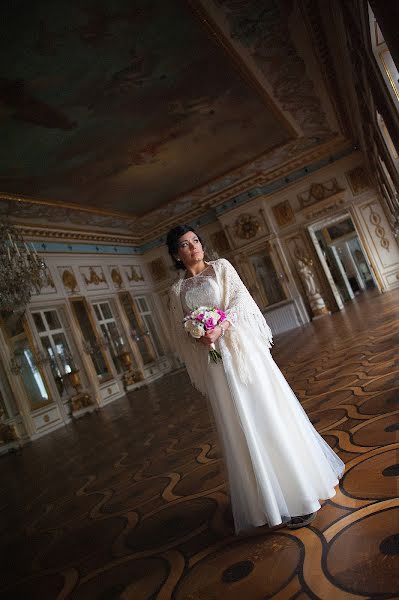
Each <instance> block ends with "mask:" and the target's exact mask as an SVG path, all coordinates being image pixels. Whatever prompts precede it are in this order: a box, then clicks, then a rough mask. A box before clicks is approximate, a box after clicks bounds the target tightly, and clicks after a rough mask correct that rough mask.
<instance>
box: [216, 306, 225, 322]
mask: <svg viewBox="0 0 399 600" xmlns="http://www.w3.org/2000/svg"><path fill="white" fill-rule="evenodd" d="M216 312H217V313H218V315H219V317H220V321H225V320H226V313H225V312H224V311H223V310H220V308H217V309H216Z"/></svg>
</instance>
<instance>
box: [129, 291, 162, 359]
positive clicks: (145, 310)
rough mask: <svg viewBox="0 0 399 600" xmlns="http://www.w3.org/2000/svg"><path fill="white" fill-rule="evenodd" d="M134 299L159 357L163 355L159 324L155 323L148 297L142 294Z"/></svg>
mask: <svg viewBox="0 0 399 600" xmlns="http://www.w3.org/2000/svg"><path fill="white" fill-rule="evenodd" d="M134 301H135V303H136V306H137V308H138V311H139V314H140V317H141V319H142V321H143V323H144V327H145V330H146V331H147V332H148V336H149V337H150V339H151V342H152V345H153V347H154V349H155V352H156V354H157V357H158V356H163V353H164V351H163V347H162V344H161V340H160V338H159V335H158V331H157V326H156V324H155V321H154V317H153V315H152V311H151V308H150V305H149V303H148V300H147V298H146V297H145V296H141V297H139V298H135V299H134Z"/></svg>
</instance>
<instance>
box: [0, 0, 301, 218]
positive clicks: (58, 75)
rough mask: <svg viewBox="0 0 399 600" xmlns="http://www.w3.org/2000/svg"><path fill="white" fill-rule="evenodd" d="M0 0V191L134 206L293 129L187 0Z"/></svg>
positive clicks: (163, 196)
mask: <svg viewBox="0 0 399 600" xmlns="http://www.w3.org/2000/svg"><path fill="white" fill-rule="evenodd" d="M2 9H3V10H2V12H3V22H6V23H7V27H6V28H4V29H3V31H2V36H1V41H0V55H1V57H2V58H1V59H0V60H1V62H2V63H3V64H2V65H1V71H0V75H1V78H0V120H1V128H2V143H1V144H0V165H1V166H0V190H1V191H2V192H6V193H12V194H16V195H18V194H21V195H24V196H28V197H33V198H48V199H51V200H54V201H60V202H67V203H72V204H75V203H76V204H77V205H78V206H81V207H83V206H85V207H92V208H96V209H105V210H112V211H120V212H124V213H129V214H131V215H132V216H133V215H139V216H141V215H144V214H147V213H149V212H151V211H154V209H159V207H161V206H162V205H164V204H165V203H167V202H169V201H171V200H174V199H176V198H178V197H180V196H182V195H183V194H186V193H187V192H189V191H190V190H192V189H195V188H198V187H200V186H203V185H204V184H206V183H207V182H208V181H211V180H213V179H215V178H218V177H221V176H222V175H223V174H224V173H225V172H228V171H231V170H232V169H235V168H237V167H239V166H241V165H243V164H244V163H248V162H249V161H252V160H254V159H256V157H258V156H259V155H263V154H264V153H268V152H270V151H272V150H274V149H276V148H277V147H280V146H281V145H283V144H286V143H287V142H289V140H290V139H292V134H291V133H290V130H289V129H288V127H287V125H286V124H285V122H284V121H283V120H282V118H281V117H279V116H278V115H277V113H276V111H274V110H273V109H272V108H271V107H270V105H268V104H266V103H265V100H264V99H263V98H262V97H261V95H260V94H259V93H258V91H257V90H256V89H255V87H254V86H252V85H251V84H250V83H248V82H247V81H246V80H244V79H243V77H242V75H241V74H240V73H239V71H238V69H237V67H236V65H235V64H234V61H232V60H231V58H230V57H229V56H228V54H227V52H226V50H225V49H224V48H223V47H222V45H220V44H219V43H217V42H216V41H215V40H214V38H213V37H212V35H211V34H210V32H209V30H208V29H207V28H206V27H205V26H204V23H203V22H202V21H201V18H200V17H199V15H198V14H197V13H196V11H193V9H192V8H191V6H190V3H189V2H185V1H184V0H168V1H167V2H166V1H164V0H113V1H112V2H109V0H79V1H78V0H36V1H35V2H31V1H24V0H5V2H4V3H2Z"/></svg>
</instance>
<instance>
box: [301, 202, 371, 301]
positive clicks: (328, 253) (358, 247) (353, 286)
mask: <svg viewBox="0 0 399 600" xmlns="http://www.w3.org/2000/svg"><path fill="white" fill-rule="evenodd" d="M309 231H310V234H311V238H312V240H313V243H314V245H315V248H316V251H317V253H318V255H319V257H320V261H321V263H322V266H323V269H324V271H325V272H326V275H327V279H328V281H329V282H330V285H331V289H332V291H333V293H334V296H335V297H336V300H337V304H338V306H339V307H340V308H342V305H343V304H344V303H345V302H349V301H350V300H353V299H354V298H356V297H357V296H359V295H360V294H363V293H364V292H366V291H368V290H371V289H375V288H378V285H377V282H376V280H375V277H374V273H373V269H372V266H371V264H370V262H369V260H368V257H367V254H366V252H365V250H364V248H363V246H362V243H361V240H360V238H359V236H358V233H357V231H356V227H355V225H354V223H353V220H352V218H351V216H350V215H349V214H346V215H343V216H340V217H337V218H336V219H335V220H329V221H328V222H325V223H322V224H320V223H319V224H317V225H313V226H311V228H309ZM337 296H339V298H338V297H337Z"/></svg>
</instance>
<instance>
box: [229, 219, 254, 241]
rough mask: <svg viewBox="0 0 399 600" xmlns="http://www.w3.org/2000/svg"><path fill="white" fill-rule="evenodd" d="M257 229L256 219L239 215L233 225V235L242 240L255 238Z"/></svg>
mask: <svg viewBox="0 0 399 600" xmlns="http://www.w3.org/2000/svg"><path fill="white" fill-rule="evenodd" d="M259 229H260V223H259V221H258V219H257V218H256V217H253V216H252V215H249V214H244V215H240V216H239V217H238V219H237V220H236V222H235V224H234V231H235V234H236V235H238V237H239V238H241V239H243V240H249V239H251V238H253V237H255V235H256V234H257V233H258V231H259Z"/></svg>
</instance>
